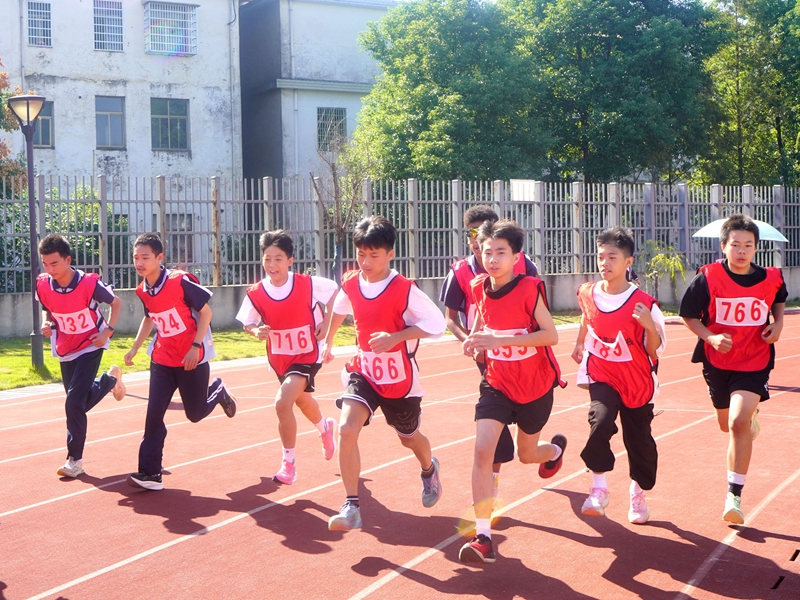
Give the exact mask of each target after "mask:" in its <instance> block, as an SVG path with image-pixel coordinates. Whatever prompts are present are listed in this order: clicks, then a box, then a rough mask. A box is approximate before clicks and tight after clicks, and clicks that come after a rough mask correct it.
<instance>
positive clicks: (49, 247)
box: [39, 233, 71, 258]
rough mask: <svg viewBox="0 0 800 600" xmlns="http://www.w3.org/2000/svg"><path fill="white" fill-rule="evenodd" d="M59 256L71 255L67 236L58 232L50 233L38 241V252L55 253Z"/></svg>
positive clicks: (44, 253)
mask: <svg viewBox="0 0 800 600" xmlns="http://www.w3.org/2000/svg"><path fill="white" fill-rule="evenodd" d="M56 252H58V255H59V256H60V257H61V258H67V257H68V256H71V254H70V247H69V242H68V241H67V238H65V237H64V236H63V235H61V234H59V233H51V234H49V235H46V236H45V237H44V238H43V239H42V241H41V242H39V254H41V255H42V256H47V255H48V254H55V253H56Z"/></svg>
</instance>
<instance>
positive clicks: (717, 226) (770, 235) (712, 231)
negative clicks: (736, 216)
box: [692, 219, 789, 242]
mask: <svg viewBox="0 0 800 600" xmlns="http://www.w3.org/2000/svg"><path fill="white" fill-rule="evenodd" d="M727 220H728V219H717V220H716V221H712V222H711V223H709V224H708V225H706V226H704V227H702V228H701V229H699V230H698V231H697V232H696V233H694V234H692V237H696V238H717V239H719V232H720V230H721V229H722V224H723V223H724V222H725V221H727ZM753 223H755V224H756V225H758V238H759V239H761V240H770V241H773V242H788V241H789V240H787V239H786V238H785V237H783V234H782V233H781V232H780V231H778V230H777V229H775V228H774V227H773V226H772V225H770V224H769V223H765V222H764V221H759V220H757V219H753Z"/></svg>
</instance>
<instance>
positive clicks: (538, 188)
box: [533, 181, 546, 274]
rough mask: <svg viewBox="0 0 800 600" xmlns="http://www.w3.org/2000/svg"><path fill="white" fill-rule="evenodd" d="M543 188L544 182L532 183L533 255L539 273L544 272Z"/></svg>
mask: <svg viewBox="0 0 800 600" xmlns="http://www.w3.org/2000/svg"><path fill="white" fill-rule="evenodd" d="M545 199H546V198H545V188H544V181H534V182H533V255H534V256H535V257H536V258H535V260H536V265H537V266H538V267H539V273H540V274H544V273H545V272H546V268H545V267H546V265H545V258H544V249H545V243H544V224H545Z"/></svg>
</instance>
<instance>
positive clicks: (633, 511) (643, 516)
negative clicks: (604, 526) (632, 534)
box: [628, 491, 650, 525]
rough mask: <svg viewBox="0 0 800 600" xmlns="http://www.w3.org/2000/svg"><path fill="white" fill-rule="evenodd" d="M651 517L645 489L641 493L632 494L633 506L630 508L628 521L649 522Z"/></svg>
mask: <svg viewBox="0 0 800 600" xmlns="http://www.w3.org/2000/svg"><path fill="white" fill-rule="evenodd" d="M649 518H650V509H649V508H647V501H646V500H645V497H644V491H642V492H641V493H639V494H631V507H630V509H629V510H628V521H630V522H631V523H636V524H639V525H641V524H642V523H647V520H648V519H649Z"/></svg>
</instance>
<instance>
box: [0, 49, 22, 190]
mask: <svg viewBox="0 0 800 600" xmlns="http://www.w3.org/2000/svg"><path fill="white" fill-rule="evenodd" d="M2 67H3V61H2V58H0V69H2ZM10 88H11V84H10V82H9V79H8V73H6V72H5V71H2V70H0V131H8V132H11V131H15V130H16V129H17V128H18V127H19V125H18V123H17V118H16V117H15V116H14V114H13V113H12V112H11V109H10V108H8V104H7V103H6V100H7V99H8V98H10V97H11V96H14V95H17V94H21V93H22V90H21V89H20V88H19V87H17V88H15V89H14V91H13V93H12V92H11V91H9V90H10ZM10 155H11V148H10V147H9V146H8V144H7V143H6V142H4V141H3V140H0V193H2V192H3V186H2V180H3V178H4V177H15V178H20V179H17V180H16V181H15V183H17V185H18V186H20V187H24V186H25V185H27V172H26V169H25V161H24V160H22V159H21V158H18V159H14V158H9V156H10ZM18 189H19V188H18ZM16 192H17V190H12V189H11V188H10V187H6V188H5V194H6V195H8V196H9V197H11V196H12V195H14V194H16Z"/></svg>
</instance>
